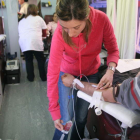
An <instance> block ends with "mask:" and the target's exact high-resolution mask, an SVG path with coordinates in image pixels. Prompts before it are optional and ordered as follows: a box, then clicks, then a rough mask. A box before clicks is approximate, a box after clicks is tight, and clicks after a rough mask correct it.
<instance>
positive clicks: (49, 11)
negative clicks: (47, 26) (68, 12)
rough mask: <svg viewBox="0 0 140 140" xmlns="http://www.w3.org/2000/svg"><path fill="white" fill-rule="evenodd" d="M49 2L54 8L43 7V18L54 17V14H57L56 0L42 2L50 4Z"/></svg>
mask: <svg viewBox="0 0 140 140" xmlns="http://www.w3.org/2000/svg"><path fill="white" fill-rule="evenodd" d="M48 1H50V2H51V4H52V7H41V12H42V15H43V18H44V16H45V15H53V13H54V12H55V7H56V0H41V2H48Z"/></svg>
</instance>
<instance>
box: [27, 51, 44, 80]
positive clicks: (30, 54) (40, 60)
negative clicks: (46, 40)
mask: <svg viewBox="0 0 140 140" xmlns="http://www.w3.org/2000/svg"><path fill="white" fill-rule="evenodd" d="M33 55H34V56H35V58H36V59H37V63H38V69H39V75H40V78H41V80H42V81H46V73H45V67H44V64H45V58H44V55H43V51H26V52H24V56H25V61H26V71H27V79H28V80H29V81H33V80H34V77H35V75H34V66H33Z"/></svg>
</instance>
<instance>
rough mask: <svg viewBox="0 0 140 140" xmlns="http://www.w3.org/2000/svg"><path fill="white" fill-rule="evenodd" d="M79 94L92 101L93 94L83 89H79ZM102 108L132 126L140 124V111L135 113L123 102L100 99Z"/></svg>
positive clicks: (80, 96)
mask: <svg viewBox="0 0 140 140" xmlns="http://www.w3.org/2000/svg"><path fill="white" fill-rule="evenodd" d="M77 96H78V97H79V98H82V99H84V100H86V101H87V102H91V99H92V97H91V96H89V95H87V94H86V93H84V92H82V91H78V93H77ZM100 108H101V109H102V110H103V111H105V112H106V113H108V114H110V115H111V116H113V117H114V118H116V119H117V120H119V121H121V122H122V123H124V124H125V125H127V126H129V127H130V128H131V127H133V126H134V125H136V124H140V113H135V112H133V111H131V110H129V109H128V108H125V107H124V106H122V105H121V104H116V103H109V102H104V101H100Z"/></svg>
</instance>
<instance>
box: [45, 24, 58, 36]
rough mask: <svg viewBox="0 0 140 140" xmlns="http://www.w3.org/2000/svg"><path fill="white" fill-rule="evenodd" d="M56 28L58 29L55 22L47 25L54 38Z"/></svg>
mask: <svg viewBox="0 0 140 140" xmlns="http://www.w3.org/2000/svg"><path fill="white" fill-rule="evenodd" d="M56 27H57V23H56V22H54V21H52V22H49V23H48V24H47V29H48V30H49V31H51V33H52V36H53V34H54V31H55V29H56Z"/></svg>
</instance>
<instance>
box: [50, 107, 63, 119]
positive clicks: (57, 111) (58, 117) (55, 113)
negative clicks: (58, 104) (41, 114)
mask: <svg viewBox="0 0 140 140" xmlns="http://www.w3.org/2000/svg"><path fill="white" fill-rule="evenodd" d="M50 113H51V116H52V120H53V121H55V120H57V119H60V118H61V114H60V110H56V111H53V112H50Z"/></svg>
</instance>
